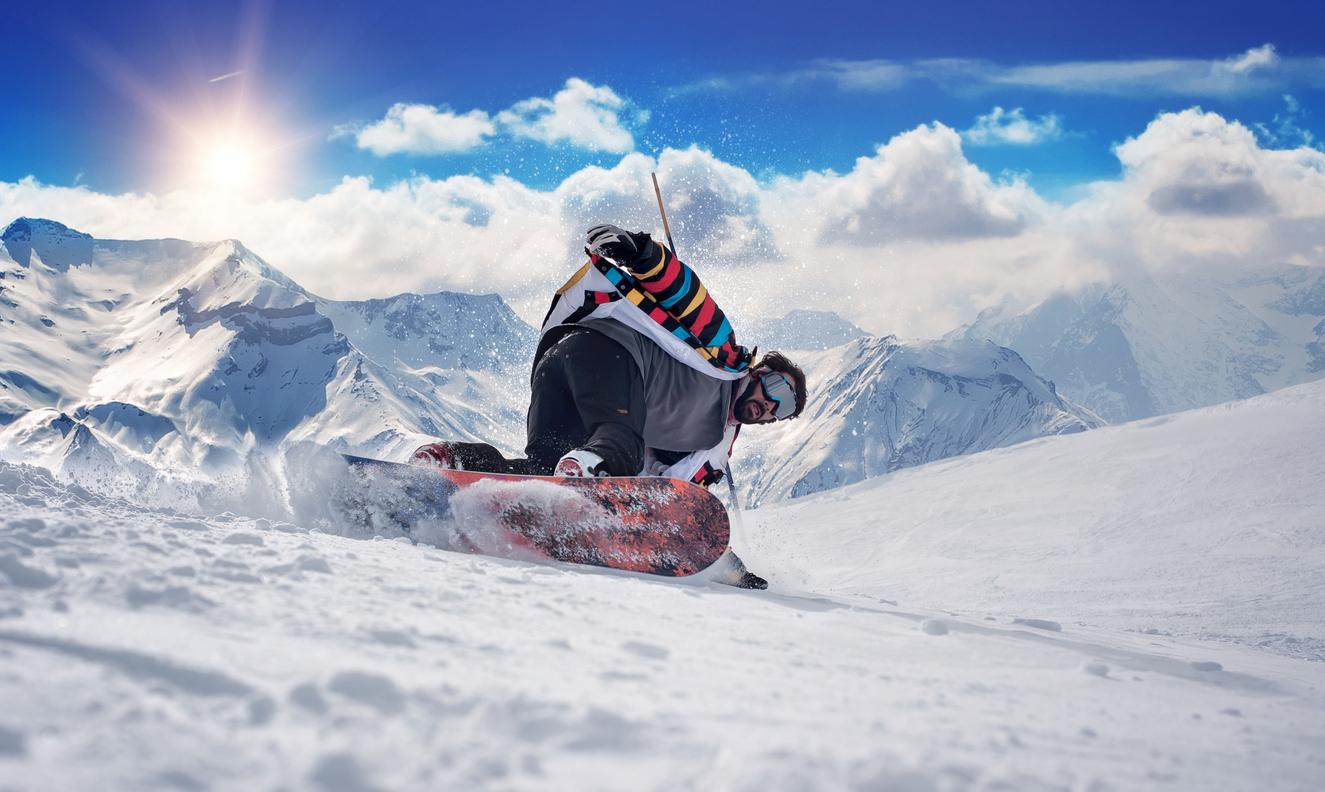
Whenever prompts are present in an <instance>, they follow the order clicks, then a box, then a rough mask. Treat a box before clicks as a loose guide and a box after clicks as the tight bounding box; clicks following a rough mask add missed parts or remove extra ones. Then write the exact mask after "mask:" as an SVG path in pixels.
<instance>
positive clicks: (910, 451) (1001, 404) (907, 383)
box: [733, 336, 1104, 505]
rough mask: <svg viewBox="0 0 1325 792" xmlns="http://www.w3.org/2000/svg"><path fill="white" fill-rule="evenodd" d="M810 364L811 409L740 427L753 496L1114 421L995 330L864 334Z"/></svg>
mask: <svg viewBox="0 0 1325 792" xmlns="http://www.w3.org/2000/svg"><path fill="white" fill-rule="evenodd" d="M805 369H806V377H807V379H808V380H809V383H810V390H811V392H810V400H809V402H808V404H807V406H806V409H805V412H804V413H803V414H802V415H801V416H800V417H799V418H797V419H795V420H794V421H790V422H788V423H787V424H785V425H778V424H773V425H772V426H752V427H745V428H744V429H743V430H742V432H741V435H740V437H739V438H738V439H737V446H736V449H737V450H736V454H735V459H736V460H737V466H736V468H735V470H734V471H733V472H735V473H736V474H737V477H738V479H739V480H740V482H741V483H742V487H743V489H744V490H745V497H746V499H747V501H748V502H749V504H750V505H757V504H759V503H762V502H769V501H776V500H783V499H786V498H795V497H799V496H802V495H808V494H810V493H812V492H819V491H822V490H826V489H832V488H834V487H840V486H843V485H846V484H851V483H853V482H857V481H861V480H863V479H866V478H871V477H873V476H881V475H883V474H885V473H890V472H892V471H894V470H898V469H900V468H904V467H910V466H913V465H921V464H925V463H926V462H933V461H935V460H939V459H944V458H946V457H952V456H958V455H961V454H970V453H974V452H977V451H984V450H987V449H991V448H997V447H1000V446H1007V445H1012V444H1014V443H1019V442H1022V441H1025V440H1031V439H1034V438H1037V437H1044V436H1047V435H1058V434H1069V433H1074V432H1081V431H1085V430H1087V429H1091V428H1094V427H1097V426H1100V425H1102V424H1103V423H1104V421H1103V420H1102V419H1100V418H1099V417H1098V416H1096V415H1095V414H1093V413H1092V412H1091V411H1090V410H1088V409H1085V408H1082V407H1079V406H1078V405H1075V404H1073V403H1071V402H1069V401H1067V400H1065V399H1063V398H1062V397H1060V396H1059V395H1058V393H1057V392H1055V390H1054V386H1053V383H1051V382H1048V381H1046V380H1044V379H1043V378H1041V377H1039V376H1037V375H1036V374H1035V372H1034V371H1032V370H1031V368H1030V366H1028V365H1026V363H1025V361H1023V360H1022V359H1021V357H1020V356H1018V355H1017V353H1016V352H1013V351H1012V350H1010V349H1006V348H1004V347H1000V346H998V345H996V344H993V343H990V342H988V341H973V340H969V339H953V340H948V341H902V340H900V339H898V338H896V337H894V336H887V337H884V338H871V337H865V338H859V339H856V340H855V341H851V342H849V343H847V344H845V345H843V346H840V347H837V348H835V349H833V350H830V351H828V352H826V353H823V354H822V355H820V356H818V357H814V358H809V359H807V360H806V366H805Z"/></svg>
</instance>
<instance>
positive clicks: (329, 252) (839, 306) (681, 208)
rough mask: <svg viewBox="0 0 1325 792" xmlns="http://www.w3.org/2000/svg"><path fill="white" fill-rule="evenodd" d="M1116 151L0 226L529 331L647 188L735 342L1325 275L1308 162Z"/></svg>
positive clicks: (634, 166)
mask: <svg viewBox="0 0 1325 792" xmlns="http://www.w3.org/2000/svg"><path fill="white" fill-rule="evenodd" d="M1117 155H1118V157H1119V161H1120V163H1121V164H1122V167H1123V173H1122V176H1121V177H1120V178H1118V179H1111V180H1107V181H1102V182H1099V183H1096V184H1093V185H1090V186H1089V188H1088V189H1087V190H1086V197H1084V198H1083V199H1081V200H1080V201H1078V202H1077V203H1075V204H1073V205H1071V206H1066V207H1063V206H1057V205H1055V204H1052V203H1048V202H1045V201H1043V200H1042V199H1041V198H1040V197H1039V196H1038V195H1036V194H1035V192H1034V191H1033V190H1032V189H1031V188H1030V187H1029V186H1028V185H1026V184H1024V183H1021V182H1016V181H1013V182H1006V181H999V180H996V179H994V178H992V177H990V175H989V174H987V173H985V172H983V171H981V170H980V169H979V168H977V167H976V166H975V165H973V164H972V163H971V162H970V161H969V160H967V159H966V158H965V155H964V153H963V152H962V147H961V139H960V137H959V136H958V134H957V133H956V132H955V131H953V130H952V129H949V128H947V127H944V126H942V125H937V124H936V125H927V126H921V127H918V128H916V129H913V130H911V131H908V132H906V133H903V134H900V135H897V136H896V137H894V138H893V139H892V140H890V141H888V142H887V143H886V144H884V145H882V146H880V147H879V148H878V150H877V151H876V152H875V153H874V154H873V155H871V156H868V157H862V158H860V159H859V160H858V161H857V163H856V165H855V167H853V168H852V170H851V171H849V172H847V173H834V172H832V171H822V172H811V173H806V174H801V175H795V176H775V177H773V178H771V179H770V180H766V181H761V180H757V179H755V178H754V177H753V176H752V175H751V174H750V173H749V172H748V171H746V170H744V169H743V168H740V167H738V166H736V165H733V164H731V163H727V162H723V161H722V160H719V159H718V158H717V157H715V156H714V155H713V154H711V153H709V152H706V151H703V150H701V149H698V148H690V149H685V150H670V149H669V150H665V151H664V152H663V153H662V154H661V155H660V157H659V160H658V161H656V162H655V161H654V160H653V159H651V158H649V157H646V156H644V155H643V154H639V153H632V154H627V155H626V156H624V157H623V158H622V159H621V160H620V161H619V162H618V163H617V164H616V165H615V166H613V167H611V168H599V167H592V168H585V169H584V170H581V171H579V172H578V173H575V174H573V175H572V176H570V177H568V178H567V179H566V180H565V181H563V182H562V183H561V184H560V185H558V186H557V187H556V188H554V189H551V190H540V189H533V188H531V187H528V186H526V185H524V184H521V183H519V182H517V181H514V180H512V179H508V178H503V177H497V178H494V179H490V180H487V179H479V178H475V177H470V176H462V177H452V178H449V179H441V180H433V179H427V178H416V179H411V180H408V181H404V182H400V183H396V184H390V185H375V184H373V183H372V182H371V181H369V180H367V179H353V178H347V179H345V180H344V181H342V182H341V183H340V184H339V185H337V186H336V187H335V188H333V189H331V190H329V191H327V192H325V193H322V194H319V195H315V196H312V197H310V198H307V199H299V200H296V199H286V200H278V201H261V202H259V201H249V202H238V203H229V204H216V203H213V202H212V201H213V200H214V199H211V198H208V197H207V196H205V195H203V194H201V193H191V192H174V193H167V194H163V195H151V194H124V195H106V194H101V193H96V192H93V191H91V190H89V189H87V188H84V187H60V186H48V185H42V184H39V183H37V182H35V181H33V180H32V179H24V180H22V181H19V182H16V183H3V182H0V224H3V223H5V222H8V221H9V220H11V219H13V218H15V217H18V216H21V215H26V216H37V217H51V218H53V219H56V220H59V221H61V222H64V223H66V224H68V225H70V226H72V227H74V228H78V229H80V230H83V231H87V232H90V233H92V234H94V235H96V236H101V237H108V238H121V239H125V238H128V239H133V238H159V237H179V238H185V239H194V240H198V241H206V240H214V239H222V238H226V237H236V238H239V239H241V240H243V241H244V242H245V244H247V245H248V246H249V247H251V248H252V249H253V250H255V251H256V252H257V253H258V254H259V255H261V256H263V257H264V258H266V259H267V260H268V261H269V262H271V263H272V264H273V265H274V266H276V267H277V268H279V269H281V270H282V271H284V272H285V273H287V274H288V275H289V276H290V277H292V278H293V279H295V280H296V281H297V282H299V283H301V284H302V285H304V286H305V287H307V288H309V289H310V290H311V291H313V292H315V293H319V294H324V295H326V296H329V297H337V298H365V297H373V296H384V295H387V294H393V293H397V292H400V291H406V290H409V291H431V290H437V289H444V288H445V289H454V290H460V291H470V292H490V291H495V292H498V293H500V294H502V295H503V296H504V297H505V298H506V299H507V300H508V301H510V302H511V303H512V304H513V306H515V307H516V309H517V310H518V311H520V312H521V314H522V315H523V316H524V317H525V318H526V319H527V320H529V321H531V322H537V321H538V320H539V318H541V316H542V312H543V310H544V309H545V308H546V301H547V299H548V296H549V295H550V293H551V291H552V290H553V289H555V288H556V287H557V286H558V285H560V284H561V283H562V282H563V281H564V280H565V278H566V277H567V276H568V275H569V274H570V272H572V271H573V270H574V268H575V267H576V266H578V264H579V263H580V261H581V258H582V254H581V253H580V252H579V247H580V246H581V245H582V240H581V234H582V233H583V231H584V230H585V228H586V227H587V225H589V224H592V223H595V222H616V223H619V224H621V225H625V226H627V227H629V228H631V229H632V230H634V229H642V230H648V231H652V232H659V231H660V230H661V229H660V225H661V224H660V223H659V221H658V219H657V214H656V207H655V205H654V202H653V194H652V187H651V185H650V183H649V180H648V173H649V171H650V170H657V171H658V172H659V177H660V179H661V181H662V186H663V189H664V195H665V197H666V199H667V203H668V208H669V211H670V213H671V218H672V222H673V232H674V234H675V237H676V243H677V245H678V246H679V248H680V252H681V255H682V257H683V258H684V259H686V260H688V261H690V262H692V263H694V264H695V266H696V268H697V269H698V271H699V272H700V274H701V275H702V276H703V277H704V278H705V282H706V283H707V284H708V286H709V287H710V289H711V290H712V291H713V292H714V294H715V295H717V296H718V298H719V299H720V301H721V303H722V304H723V306H724V308H726V309H727V311H728V313H729V314H731V315H732V316H733V317H734V318H735V319H737V320H738V324H737V327H738V329H739V327H740V326H741V325H740V324H739V319H740V318H741V317H753V316H761V317H775V316H781V315H783V314H784V313H786V312H787V311H788V310H790V309H792V308H797V307H808V308H818V309H828V310H835V311H838V312H839V313H841V314H842V315H844V316H845V317H846V318H848V319H850V320H852V321H854V322H856V323H857V324H859V325H860V326H862V327H865V328H866V329H868V330H870V331H872V332H878V333H886V332H891V333H899V334H903V335H911V336H933V335H937V334H940V333H943V332H945V331H947V330H949V329H951V328H952V327H954V326H955V325H957V324H959V323H961V322H966V321H970V320H971V319H972V318H973V317H974V316H975V314H976V313H977V312H978V311H979V310H981V309H982V308H985V307H989V306H991V305H995V304H999V303H1003V302H1007V304H1009V305H1012V306H1018V305H1020V306H1024V305H1027V304H1029V303H1031V302H1034V301H1037V300H1039V299H1043V298H1044V297H1045V296H1047V295H1048V294H1050V293H1052V292H1053V291H1055V290H1058V289H1062V288H1065V287H1072V286H1075V285H1080V284H1082V283H1085V282H1090V281H1093V280H1101V279H1104V278H1107V277H1109V276H1110V273H1116V272H1121V271H1124V270H1126V269H1127V268H1142V269H1151V270H1153V269H1172V268H1181V267H1193V266H1201V267H1211V266H1220V267H1244V268H1245V267H1247V266H1251V265H1257V266H1259V265H1260V264H1263V263H1270V262H1296V263H1314V264H1317V265H1319V264H1321V263H1323V262H1325V154H1322V153H1321V152H1318V151H1315V150H1313V149H1309V148H1297V149H1292V150H1273V149H1267V148H1262V147H1261V146H1260V145H1259V144H1258V142H1257V139H1256V137H1255V135H1253V134H1252V132H1251V131H1250V130H1249V129H1248V128H1247V127H1245V126H1243V125H1241V124H1238V123H1236V122H1234V121H1229V120H1227V119H1224V118H1222V117H1220V116H1219V115H1217V114H1214V113H1207V112H1203V111H1201V110H1199V109H1191V110H1187V111H1184V112H1181V113H1171V114H1164V115H1161V116H1159V117H1157V118H1156V119H1155V120H1154V121H1153V122H1151V123H1150V124H1149V125H1148V126H1147V128H1146V129H1145V130H1143V131H1141V132H1140V133H1139V134H1137V135H1136V136H1135V137H1133V138H1130V139H1128V140H1127V141H1126V142H1124V143H1123V144H1121V145H1119V146H1118V148H1117ZM742 341H743V342H746V343H752V344H753V343H758V342H759V339H746V338H742Z"/></svg>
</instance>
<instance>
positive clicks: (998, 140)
mask: <svg viewBox="0 0 1325 792" xmlns="http://www.w3.org/2000/svg"><path fill="white" fill-rule="evenodd" d="M1062 136H1063V123H1062V120H1061V119H1059V117H1058V116H1057V115H1055V114H1053V113H1049V114H1048V115H1042V116H1040V117H1039V118H1038V119H1034V118H1027V117H1026V113H1025V112H1024V111H1023V110H1022V109H1021V108H1020V107H1014V108H1013V109H1011V110H1004V109H1003V108H1001V107H995V108H994V109H993V110H991V111H989V112H988V113H986V114H985V115H982V116H979V117H977V118H976V119H975V123H974V124H973V125H972V126H971V128H970V129H967V130H966V131H964V132H962V138H963V139H965V140H966V142H967V143H970V144H971V145H973V146H997V145H1012V146H1035V145H1039V144H1041V143H1047V142H1049V141H1051V140H1058V139H1059V138H1061V137H1062Z"/></svg>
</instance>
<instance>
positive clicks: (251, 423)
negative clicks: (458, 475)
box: [0, 219, 534, 486]
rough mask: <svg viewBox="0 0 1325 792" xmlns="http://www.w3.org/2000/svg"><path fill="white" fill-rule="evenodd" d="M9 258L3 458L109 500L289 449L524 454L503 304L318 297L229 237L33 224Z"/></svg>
mask: <svg viewBox="0 0 1325 792" xmlns="http://www.w3.org/2000/svg"><path fill="white" fill-rule="evenodd" d="M5 245H6V246H7V247H6V248H5V249H4V250H0V261H3V262H5V263H6V264H9V267H7V268H6V269H0V276H4V277H3V279H2V280H0V323H2V325H3V328H4V332H5V335H4V339H5V343H4V344H0V456H6V455H8V456H9V457H10V458H17V459H22V460H25V461H33V460H40V461H41V462H42V463H43V464H46V465H48V466H50V467H51V469H52V470H56V471H58V472H60V473H61V474H62V475H67V476H71V477H74V478H76V479H77V480H78V481H80V482H82V483H85V484H92V485H94V486H100V485H101V484H104V483H106V482H107V481H111V480H118V477H119V475H120V474H119V473H118V472H116V471H124V470H134V469H140V470H147V469H149V466H150V468H156V469H160V470H189V471H196V472H197V473H196V474H197V475H207V473H205V472H202V471H201V468H202V467H204V466H207V465H210V464H212V463H216V464H220V465H225V466H232V465H236V464H240V465H242V464H244V462H245V460H246V459H247V457H248V456H249V455H250V454H251V453H253V452H258V451H262V450H263V449H268V448H271V447H274V446H278V445H279V444H281V443H284V442H286V441H287V440H312V441H315V442H319V443H323V444H331V445H336V446H338V447H342V448H352V449H354V450H357V451H359V452H361V453H368V454H374V455H379V456H386V457H392V456H397V455H399V454H401V453H404V451H405V450H408V449H409V448H412V447H413V446H414V445H417V444H418V443H419V442H420V441H421V440H424V439H429V438H433V437H446V438H454V439H461V440H474V439H480V438H481V439H484V440H488V441H490V442H495V443H498V444H500V445H504V446H505V447H507V448H510V447H512V446H513V445H514V444H515V440H516V432H515V431H514V427H515V426H516V425H518V423H519V422H520V414H521V410H522V407H523V402H524V388H525V383H526V381H527V374H526V371H525V370H524V367H525V366H527V365H528V363H527V360H528V357H529V355H530V354H531V353H532V349H533V340H534V331H533V329H532V328H530V327H529V326H528V325H526V324H525V323H523V322H521V321H520V320H519V319H518V317H516V316H515V314H514V313H513V312H512V311H511V310H510V308H509V307H507V306H506V304H505V303H504V302H502V301H501V299H500V298H499V297H497V296H495V295H486V296H470V295H460V294H449V293H440V294H436V295H400V296H399V297H396V298H388V299H384V300H372V301H366V302H363V303H343V302H335V301H326V300H321V299H320V298H318V297H316V296H315V295H312V294H309V293H308V292H307V291H306V290H304V289H303V288H302V287H301V286H299V285H298V284H297V283H295V282H294V281H292V280H290V279H289V278H288V277H286V276H285V275H284V274H283V273H281V272H280V271H279V270H278V269H276V268H275V267H273V266H271V265H270V264H268V263H267V262H266V261H264V260H263V259H262V258H261V257H260V256H258V255H257V254H255V253H254V252H253V251H251V250H249V249H248V248H247V247H245V246H244V245H243V244H242V243H241V242H239V241H238V240H234V239H229V240H223V241H221V242H212V243H203V244H198V243H191V242H184V241H181V240H145V241H125V240H100V239H93V238H92V237H90V236H88V235H86V234H81V233H79V232H77V231H72V230H70V229H68V228H67V227H66V226H63V225H62V224H59V223H54V222H51V221H38V220H27V219H24V220H21V221H16V222H15V223H12V224H10V226H9V227H8V228H6V231H5ZM11 248H12V250H13V251H16V252H17V257H14V254H13V253H9V254H6V252H5V251H6V250H8V249H11ZM70 251H81V252H79V253H78V255H69V252H70ZM7 255H8V257H11V258H14V262H17V263H18V265H19V266H21V267H23V269H21V270H20V269H19V266H15V265H14V264H12V263H10V262H9V259H8V258H7V257H6V256H7ZM36 262H41V263H42V264H45V265H47V266H30V265H31V264H34V263H36ZM52 262H56V263H57V264H63V265H66V266H64V267H63V268H61V267H52V266H49V265H50V264H51V263H52ZM73 265H78V266H73ZM83 265H87V266H83ZM7 270H8V271H7ZM324 309H325V310H324ZM342 323H343V324H344V328H342V327H341V326H340V325H341V324H342ZM514 369H520V371H519V373H518V374H516V373H514ZM70 415H73V416H75V417H74V418H70V417H69V416H70ZM75 423H76V424H77V427H78V433H77V434H78V438H77V439H78V442H77V444H76V447H74V446H69V445H68V441H67V440H66V438H65V434H66V433H67V430H69V429H70V428H72V427H73V424H75ZM57 438H58V439H57ZM70 449H72V452H70ZM103 468H104V469H103Z"/></svg>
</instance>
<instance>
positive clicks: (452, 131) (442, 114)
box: [336, 102, 496, 157]
mask: <svg viewBox="0 0 1325 792" xmlns="http://www.w3.org/2000/svg"><path fill="white" fill-rule="evenodd" d="M495 131H496V126H495V125H494V124H493V123H492V119H491V118H489V117H488V114H487V113H485V112H483V111H482V110H471V111H469V112H468V113H465V114H463V115H460V114H457V113H455V112H452V111H451V110H450V109H448V108H444V107H433V106H431V105H425V104H405V103H403V102H402V103H397V104H394V105H392V106H391V109H390V110H387V113H386V117H385V118H383V119H382V120H381V121H377V122H375V123H372V124H369V125H367V126H364V127H362V128H360V129H357V130H349V129H342V130H338V131H337V135H336V136H341V135H343V134H345V133H347V132H348V133H352V134H353V135H354V140H355V143H356V145H358V147H359V148H361V149H367V150H369V151H371V152H373V153H374V154H376V155H377V156H379V157H386V156H389V155H391V154H416V155H425V154H453V153H456V152H461V151H469V150H470V149H473V148H476V147H477V146H479V145H482V143H483V142H484V141H485V140H487V139H488V138H489V137H491V136H492V134H493V133H494V132H495Z"/></svg>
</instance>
